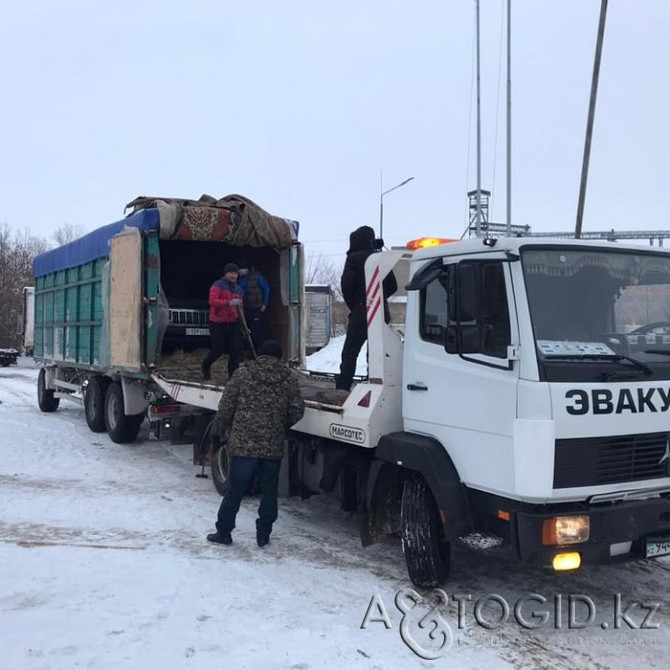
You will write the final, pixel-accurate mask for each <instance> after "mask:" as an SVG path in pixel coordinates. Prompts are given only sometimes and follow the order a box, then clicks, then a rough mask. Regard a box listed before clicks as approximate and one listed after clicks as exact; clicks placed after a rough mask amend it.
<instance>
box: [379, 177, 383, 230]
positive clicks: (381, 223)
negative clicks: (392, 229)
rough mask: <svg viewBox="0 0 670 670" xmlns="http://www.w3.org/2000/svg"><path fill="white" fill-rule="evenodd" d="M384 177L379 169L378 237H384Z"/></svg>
mask: <svg viewBox="0 0 670 670" xmlns="http://www.w3.org/2000/svg"><path fill="white" fill-rule="evenodd" d="M383 188H384V179H383V174H382V171H381V170H380V171H379V237H380V238H381V239H384V191H383Z"/></svg>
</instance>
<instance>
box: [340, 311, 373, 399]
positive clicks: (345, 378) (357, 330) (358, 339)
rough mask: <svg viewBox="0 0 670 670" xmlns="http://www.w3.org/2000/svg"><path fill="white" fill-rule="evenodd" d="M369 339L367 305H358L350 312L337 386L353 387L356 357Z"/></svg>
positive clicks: (348, 388)
mask: <svg viewBox="0 0 670 670" xmlns="http://www.w3.org/2000/svg"><path fill="white" fill-rule="evenodd" d="M367 339H368V324H367V315H366V312H365V305H358V306H356V307H355V308H354V309H353V310H352V311H351V312H350V313H349V322H348V323H347V336H346V338H345V340H344V347H342V362H341V364H340V374H339V375H338V377H337V381H336V383H335V388H338V389H344V390H345V391H349V390H350V389H351V382H352V381H353V378H354V374H355V373H356V359H357V358H358V354H359V353H360V352H361V349H362V347H363V345H364V344H365V340H367Z"/></svg>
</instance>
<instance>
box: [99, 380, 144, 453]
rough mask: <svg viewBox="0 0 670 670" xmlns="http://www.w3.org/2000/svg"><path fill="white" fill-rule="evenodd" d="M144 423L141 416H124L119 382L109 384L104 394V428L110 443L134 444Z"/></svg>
mask: <svg viewBox="0 0 670 670" xmlns="http://www.w3.org/2000/svg"><path fill="white" fill-rule="evenodd" d="M143 421H144V412H142V413H141V414H133V415H131V416H128V415H126V413H125V410H124V405H123V389H122V388H121V382H111V383H110V384H109V386H108V387H107V392H106V393H105V428H106V430H107V434H108V435H109V437H110V439H111V440H112V442H116V444H126V443H128V442H134V441H135V439H136V438H137V434H138V433H139V432H140V426H141V425H142V422H143Z"/></svg>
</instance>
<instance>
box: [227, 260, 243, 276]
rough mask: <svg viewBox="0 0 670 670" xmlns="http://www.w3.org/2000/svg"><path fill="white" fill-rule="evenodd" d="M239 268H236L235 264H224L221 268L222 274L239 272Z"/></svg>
mask: <svg viewBox="0 0 670 670" xmlns="http://www.w3.org/2000/svg"><path fill="white" fill-rule="evenodd" d="M239 271H240V268H238V267H237V265H236V264H235V263H226V264H225V265H224V266H223V274H224V275H225V274H228V273H229V272H239Z"/></svg>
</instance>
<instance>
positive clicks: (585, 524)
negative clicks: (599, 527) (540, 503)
mask: <svg viewBox="0 0 670 670" xmlns="http://www.w3.org/2000/svg"><path fill="white" fill-rule="evenodd" d="M590 530H591V524H590V519H589V517H588V516H585V515H581V516H555V517H554V518H553V519H545V520H544V521H543V522H542V544H543V545H545V546H555V545H558V544H578V543H579V542H586V541H587V540H588V539H589V533H590Z"/></svg>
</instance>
